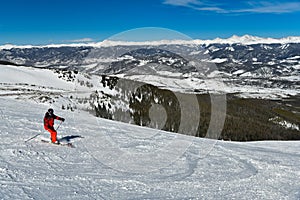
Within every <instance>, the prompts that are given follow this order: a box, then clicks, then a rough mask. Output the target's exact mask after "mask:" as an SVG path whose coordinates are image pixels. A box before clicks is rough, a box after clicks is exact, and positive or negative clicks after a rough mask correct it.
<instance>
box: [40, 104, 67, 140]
mask: <svg viewBox="0 0 300 200" xmlns="http://www.w3.org/2000/svg"><path fill="white" fill-rule="evenodd" d="M55 119H56V120H61V121H63V122H64V121H65V119H64V118H62V117H58V116H56V115H54V110H53V109H52V108H49V109H48V112H46V113H45V117H44V128H45V130H47V131H49V133H50V135H51V142H53V143H59V142H58V141H57V138H56V136H57V132H56V130H55V129H54V127H53V126H54V120H55Z"/></svg>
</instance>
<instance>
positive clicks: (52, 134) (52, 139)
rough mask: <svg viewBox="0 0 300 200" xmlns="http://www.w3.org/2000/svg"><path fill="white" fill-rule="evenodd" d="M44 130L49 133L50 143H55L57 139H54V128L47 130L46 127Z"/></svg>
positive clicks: (55, 134)
mask: <svg viewBox="0 0 300 200" xmlns="http://www.w3.org/2000/svg"><path fill="white" fill-rule="evenodd" d="M45 129H46V130H47V131H49V133H50V136H51V141H52V142H56V140H57V138H56V136H57V132H56V130H54V128H47V127H45Z"/></svg>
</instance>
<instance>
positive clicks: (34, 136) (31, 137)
mask: <svg viewBox="0 0 300 200" xmlns="http://www.w3.org/2000/svg"><path fill="white" fill-rule="evenodd" d="M39 135H41V134H40V133H38V134H36V135H35V136H33V137H31V138H29V139H28V140H26V141H25V143H26V142H28V141H30V140H32V139H34V138H36V137H37V136H39Z"/></svg>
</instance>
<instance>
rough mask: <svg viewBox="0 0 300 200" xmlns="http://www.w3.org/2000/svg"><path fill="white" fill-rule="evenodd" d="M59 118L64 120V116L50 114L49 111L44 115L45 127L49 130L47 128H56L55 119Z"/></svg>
mask: <svg viewBox="0 0 300 200" xmlns="http://www.w3.org/2000/svg"><path fill="white" fill-rule="evenodd" d="M55 119H57V120H62V119H63V118H61V117H58V116H56V115H54V114H53V115H50V114H49V113H48V112H47V113H46V114H45V117H44V128H45V129H46V130H47V129H54V128H53V126H54V120H55Z"/></svg>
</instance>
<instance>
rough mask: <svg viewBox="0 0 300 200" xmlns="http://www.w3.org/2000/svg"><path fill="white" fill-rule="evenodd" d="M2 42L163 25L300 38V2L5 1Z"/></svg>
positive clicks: (71, 38) (192, 31)
mask: <svg viewBox="0 0 300 200" xmlns="http://www.w3.org/2000/svg"><path fill="white" fill-rule="evenodd" d="M0 19H1V20H0V44H6V43H10V44H50V43H68V42H80V41H85V42H88V41H102V40H104V39H106V38H108V37H111V36H112V35H114V34H117V33H120V32H122V31H126V30H130V29H134V28H141V27H161V28H168V29H172V30H175V31H179V32H181V33H183V34H186V35H188V36H189V37H191V38H194V39H213V38H216V37H221V38H227V37H230V36H232V35H234V34H236V35H244V34H250V35H255V36H261V37H275V38H279V37H286V36H300V23H299V20H300V1H299V0H280V1H279V0H261V1H260V0H258V1H254V0H218V1H217V0H127V1H125V0H123V1H122V0H119V1H117V0H106V1H101V0H99V1H96V0H84V1H76V0H73V1H63V0H5V1H2V2H1V12H0Z"/></svg>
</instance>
